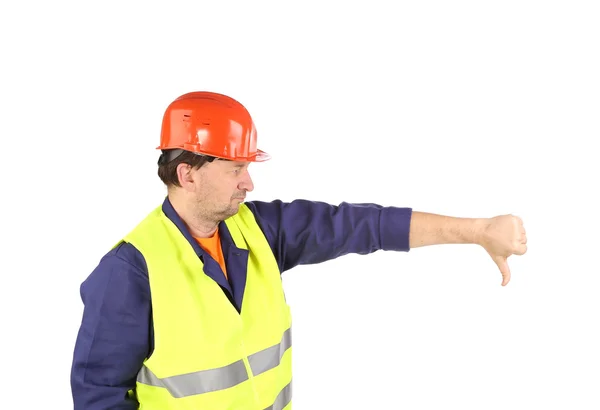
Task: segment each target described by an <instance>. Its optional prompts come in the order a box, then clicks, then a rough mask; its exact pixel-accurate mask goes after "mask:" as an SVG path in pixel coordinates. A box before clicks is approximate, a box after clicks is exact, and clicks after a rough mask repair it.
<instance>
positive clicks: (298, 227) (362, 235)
mask: <svg viewBox="0 0 600 410" xmlns="http://www.w3.org/2000/svg"><path fill="white" fill-rule="evenodd" d="M246 204H247V205H248V207H249V208H250V209H251V210H252V212H253V213H254V215H255V217H256V219H257V222H258V224H259V225H260V226H261V229H262V230H263V232H264V233H265V236H266V237H267V240H268V241H269V244H270V246H271V249H272V250H273V253H274V254H275V257H276V258H277V261H278V263H279V269H280V271H281V272H282V273H283V272H284V271H286V270H289V269H291V268H293V267H294V266H296V265H307V264H314V263H320V262H324V261H327V260H331V259H335V258H337V257H339V256H342V255H346V254H349V253H356V254H368V253H372V252H375V251H378V250H385V251H403V252H408V251H409V250H410V249H409V231H410V221H411V216H412V209H411V208H399V207H384V206H381V205H377V204H351V203H347V202H342V203H341V204H339V205H332V204H327V203H323V202H317V201H309V200H303V199H298V200H295V201H292V202H283V201H280V200H275V201H272V202H261V201H249V202H246Z"/></svg>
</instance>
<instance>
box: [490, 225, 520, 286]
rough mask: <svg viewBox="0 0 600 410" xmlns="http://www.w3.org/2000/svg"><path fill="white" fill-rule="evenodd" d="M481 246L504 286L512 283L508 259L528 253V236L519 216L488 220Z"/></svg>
mask: <svg viewBox="0 0 600 410" xmlns="http://www.w3.org/2000/svg"><path fill="white" fill-rule="evenodd" d="M481 246H482V247H483V248H484V249H485V250H486V251H487V253H488V254H489V255H490V256H491V258H492V260H493V261H494V262H495V263H496V265H497V266H498V268H499V269H500V273H501V274H502V286H506V285H507V284H508V282H509V281H510V269H509V267H508V262H507V259H508V257H509V256H511V255H524V254H525V252H527V235H526V232H525V227H524V226H523V221H522V220H521V218H519V217H518V216H514V215H500V216H495V217H493V218H489V219H488V220H486V223H485V224H484V228H483V232H482V235H481Z"/></svg>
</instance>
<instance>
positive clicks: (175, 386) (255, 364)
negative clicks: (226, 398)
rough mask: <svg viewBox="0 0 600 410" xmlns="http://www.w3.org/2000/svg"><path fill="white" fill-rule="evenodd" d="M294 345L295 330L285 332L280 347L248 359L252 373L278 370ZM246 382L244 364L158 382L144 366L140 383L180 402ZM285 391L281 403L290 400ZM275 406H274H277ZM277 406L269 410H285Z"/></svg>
mask: <svg viewBox="0 0 600 410" xmlns="http://www.w3.org/2000/svg"><path fill="white" fill-rule="evenodd" d="M291 345H292V333H291V329H288V330H286V331H285V332H284V334H283V337H282V338H281V342H280V343H279V344H276V345H274V346H271V347H268V348H266V349H264V350H261V351H260V352H256V353H254V354H252V355H250V357H248V361H249V363H250V367H251V369H252V373H253V374H254V375H259V374H261V373H264V372H266V371H267V370H270V369H273V368H275V367H277V366H278V365H279V363H280V362H281V357H282V356H283V354H284V353H285V352H286V351H287V350H288V349H289V348H290V347H291ZM246 380H248V373H247V372H246V367H245V366H244V362H243V361H242V360H238V361H237V362H234V363H232V364H230V365H227V366H224V367H219V368H216V369H210V370H201V371H199V372H194V373H188V374H181V375H177V376H171V377H165V378H163V379H160V378H158V377H157V376H156V375H155V374H154V373H152V371H151V370H150V369H149V368H148V367H146V366H145V365H144V366H143V367H142V369H141V370H140V372H139V373H138V377H137V381H138V382H139V383H142V384H147V385H150V386H155V387H163V388H165V389H167V390H168V391H169V393H170V394H171V395H172V396H173V397H176V398H181V397H186V396H192V395H194V394H201V393H208V392H211V391H215V390H223V389H227V388H230V387H233V386H235V385H237V384H239V383H241V382H243V381H246ZM285 391H286V389H283V390H282V391H281V393H280V395H279V396H278V398H277V400H285V397H287V396H286V393H285ZM282 395H283V396H282ZM280 397H283V399H280ZM277 400H276V401H275V404H277ZM275 404H274V405H273V406H275ZM285 405H286V404H284V405H283V407H285ZM273 406H271V407H269V409H273V410H276V409H279V408H283V407H273Z"/></svg>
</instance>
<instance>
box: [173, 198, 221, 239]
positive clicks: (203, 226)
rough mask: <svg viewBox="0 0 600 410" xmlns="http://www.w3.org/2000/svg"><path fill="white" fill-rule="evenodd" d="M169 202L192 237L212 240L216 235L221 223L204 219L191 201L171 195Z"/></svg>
mask: <svg viewBox="0 0 600 410" xmlns="http://www.w3.org/2000/svg"><path fill="white" fill-rule="evenodd" d="M169 201H170V202H171V205H172V206H173V209H175V212H177V215H179V217H180V218H181V220H182V221H183V223H185V225H186V226H187V227H188V229H189V230H190V233H191V234H192V236H194V237H195V238H210V237H211V236H213V235H214V234H215V232H216V231H217V228H218V227H219V223H218V222H217V221H213V220H208V219H207V218H202V215H201V214H199V213H198V211H197V209H195V207H194V206H193V205H191V204H190V202H189V201H186V200H185V198H181V197H179V195H169Z"/></svg>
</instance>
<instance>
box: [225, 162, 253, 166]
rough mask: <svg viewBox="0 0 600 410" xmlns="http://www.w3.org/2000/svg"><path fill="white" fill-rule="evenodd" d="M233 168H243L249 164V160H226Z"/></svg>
mask: <svg viewBox="0 0 600 410" xmlns="http://www.w3.org/2000/svg"><path fill="white" fill-rule="evenodd" d="M227 162H228V163H229V164H230V165H231V166H232V167H234V168H243V167H245V166H248V165H250V163H249V162H245V161H227Z"/></svg>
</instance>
